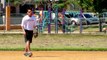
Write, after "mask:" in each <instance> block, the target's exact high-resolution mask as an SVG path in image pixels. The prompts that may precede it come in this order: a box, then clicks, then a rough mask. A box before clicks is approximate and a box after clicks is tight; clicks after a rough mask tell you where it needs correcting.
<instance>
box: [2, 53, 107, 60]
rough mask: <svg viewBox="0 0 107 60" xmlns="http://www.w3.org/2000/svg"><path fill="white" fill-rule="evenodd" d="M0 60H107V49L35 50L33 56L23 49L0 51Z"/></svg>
mask: <svg viewBox="0 0 107 60" xmlns="http://www.w3.org/2000/svg"><path fill="white" fill-rule="evenodd" d="M0 60H107V51H104V52H100V51H33V56H32V57H25V56H24V55H23V51H0Z"/></svg>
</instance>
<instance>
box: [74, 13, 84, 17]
mask: <svg viewBox="0 0 107 60" xmlns="http://www.w3.org/2000/svg"><path fill="white" fill-rule="evenodd" d="M74 17H75V18H83V15H81V14H76V15H75V16H74Z"/></svg>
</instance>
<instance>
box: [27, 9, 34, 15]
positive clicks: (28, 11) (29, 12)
mask: <svg viewBox="0 0 107 60" xmlns="http://www.w3.org/2000/svg"><path fill="white" fill-rule="evenodd" d="M32 14H33V13H32V10H31V9H28V10H27V15H28V16H30V17H31V16H32Z"/></svg>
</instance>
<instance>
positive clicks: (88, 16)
mask: <svg viewBox="0 0 107 60" xmlns="http://www.w3.org/2000/svg"><path fill="white" fill-rule="evenodd" d="M84 16H85V17H86V18H92V16H91V15H90V14H84Z"/></svg>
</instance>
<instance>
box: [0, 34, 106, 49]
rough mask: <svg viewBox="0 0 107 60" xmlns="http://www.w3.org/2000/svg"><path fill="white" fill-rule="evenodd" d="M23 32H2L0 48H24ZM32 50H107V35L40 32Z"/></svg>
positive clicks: (34, 40)
mask: <svg viewBox="0 0 107 60" xmlns="http://www.w3.org/2000/svg"><path fill="white" fill-rule="evenodd" d="M24 47H25V42H24V38H23V35H21V34H17V35H16V34H3V35H2V34H1V35H0V50H3V51H7V50H13V51H14V50H15V51H16V50H24ZM31 49H32V50H37V51H38V50H41V51H44V50H45V51H52V50H55V51H107V35H96V34H95V35H94V34H91V35H90V34H49V35H48V34H40V35H39V36H38V37H37V38H33V43H32V44H31Z"/></svg>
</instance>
